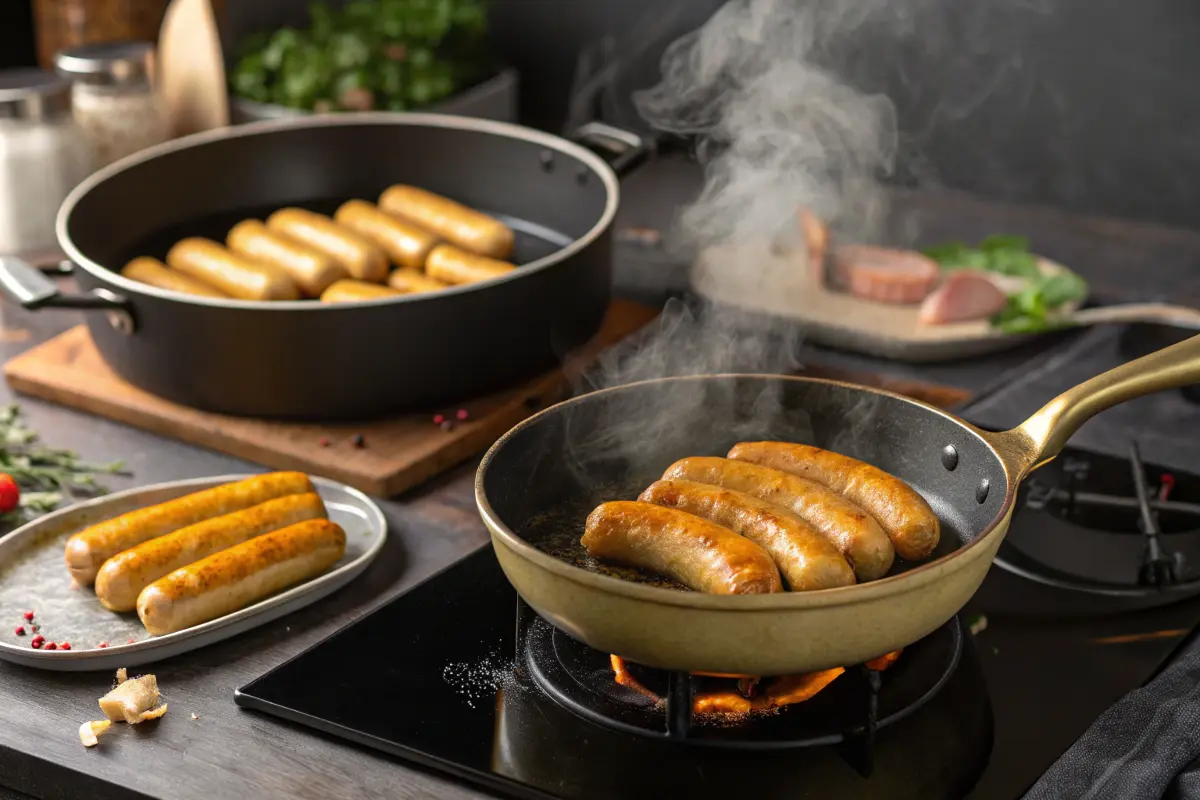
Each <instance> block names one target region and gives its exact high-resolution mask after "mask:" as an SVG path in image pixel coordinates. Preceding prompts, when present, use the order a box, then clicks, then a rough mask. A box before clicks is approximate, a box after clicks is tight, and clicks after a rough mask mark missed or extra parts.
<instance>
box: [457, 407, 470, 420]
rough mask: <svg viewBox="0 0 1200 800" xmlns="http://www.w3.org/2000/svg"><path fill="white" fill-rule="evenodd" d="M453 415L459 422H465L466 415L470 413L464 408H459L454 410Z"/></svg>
mask: <svg viewBox="0 0 1200 800" xmlns="http://www.w3.org/2000/svg"><path fill="white" fill-rule="evenodd" d="M454 416H455V418H456V419H457V420H458V421H459V422H466V421H467V417H469V416H471V415H470V414H468V413H467V410H466V409H465V408H460V409H459V410H458V411H456V412H454Z"/></svg>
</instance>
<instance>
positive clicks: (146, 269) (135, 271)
mask: <svg viewBox="0 0 1200 800" xmlns="http://www.w3.org/2000/svg"><path fill="white" fill-rule="evenodd" d="M121 274H122V275H124V276H125V277H126V278H129V280H131V281H140V282H141V283H145V284H148V285H150V286H157V287H158V288H159V289H168V290H170V291H172V292H183V293H184V294H194V295H199V296H200V297H229V295H227V294H225V293H224V292H222V291H220V290H218V289H214V288H213V287H212V286H209V285H208V284H207V283H204V282H202V281H198V280H196V279H195V278H189V277H188V276H187V275H184V274H183V273H181V272H176V271H175V270H173V269H170V268H169V267H168V266H167V265H166V264H164V263H162V262H161V261H159V260H158V259H157V258H148V257H146V256H142V257H141V258H135V259H134V260H133V261H130V262H129V263H128V264H126V265H125V268H124V269H123V270H121Z"/></svg>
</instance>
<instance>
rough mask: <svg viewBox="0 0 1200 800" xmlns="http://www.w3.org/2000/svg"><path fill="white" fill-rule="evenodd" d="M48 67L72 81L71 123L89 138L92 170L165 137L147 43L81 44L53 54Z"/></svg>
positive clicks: (164, 125)
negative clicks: (74, 123)
mask: <svg viewBox="0 0 1200 800" xmlns="http://www.w3.org/2000/svg"><path fill="white" fill-rule="evenodd" d="M54 67H55V69H56V70H57V71H58V74H59V75H62V76H63V77H65V78H68V79H70V80H71V81H72V82H74V85H75V88H74V92H73V100H72V102H73V105H74V108H75V119H76V120H77V121H78V122H79V124H80V126H82V127H83V129H84V130H85V131H86V132H87V134H88V135H89V136H90V137H91V139H92V144H93V149H94V150H95V153H96V166H97V167H101V166H104V165H105V164H110V163H112V162H113V161H116V160H117V159H119V158H124V157H125V156H127V155H131V154H133V153H136V152H138V151H139V150H143V149H145V148H147V147H149V146H151V145H154V144H158V143H160V142H165V141H166V140H167V139H168V138H169V130H168V122H167V118H166V113H165V110H164V108H163V105H162V103H161V102H160V100H159V97H158V94H157V92H155V90H154V85H153V73H154V46H153V45H151V44H149V43H148V42H106V43H102V44H89V45H81V46H79V47H72V48H70V49H68V50H63V51H62V52H60V53H59V54H58V55H56V56H55V57H54Z"/></svg>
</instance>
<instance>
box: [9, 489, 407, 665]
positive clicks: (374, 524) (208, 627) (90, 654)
mask: <svg viewBox="0 0 1200 800" xmlns="http://www.w3.org/2000/svg"><path fill="white" fill-rule="evenodd" d="M256 474H260V473H244V474H237V475H219V476H215V477H210V478H187V479H185V480H179V481H167V482H165V483H154V484H148V485H146V486H135V487H133V488H131V489H124V490H122V491H119V492H113V493H111V494H106V495H101V496H100V497H94V498H91V499H89V500H84V501H81V502H79V503H74V504H72V505H69V506H64V507H63V508H60V509H56V510H55V511H52V512H50V513H49V514H44V515H42V516H40V517H38V518H37V519H35V520H32V521H30V522H27V523H26V524H24V525H22V526H21V527H19V528H17V529H16V530H14V531H12V532H11V533H9V534H6V535H5V536H4V537H3V538H2V539H0V546H3V545H4V544H6V543H9V542H16V541H18V538H20V537H23V536H27V535H28V534H29V532H30V531H31V530H36V529H38V528H42V527H44V526H47V525H48V524H50V523H52V522H53V521H54V520H55V519H58V518H61V517H64V516H67V515H68V514H70V513H74V512H77V511H79V510H80V509H83V508H94V507H96V506H102V505H105V504H108V503H112V502H113V501H114V500H120V499H122V498H126V497H131V496H134V495H138V494H143V493H147V492H151V491H160V490H164V489H176V488H178V489H194V490H196V491H199V490H201V489H206V488H208V487H210V486H217V485H220V484H223V483H232V482H233V481H240V480H242V479H244V478H251V477H254V475H256ZM309 479H310V480H311V481H312V482H313V485H314V486H315V487H317V489H318V490H320V489H321V488H322V487H325V488H328V489H331V490H336V491H339V492H344V493H345V494H347V495H349V496H351V497H353V498H354V499H355V500H356V501H357V502H359V503H361V504H362V508H363V509H364V510H365V511H366V513H367V524H368V525H370V527H371V528H372V530H373V531H377V532H378V536H377V538H376V540H375V542H374V544H372V545H371V546H370V547H368V548H367V550H366V551H364V552H363V553H362V554H361V555H360V556H359V557H358V558H355V559H354V560H352V561H348V562H346V563H345V564H343V565H341V566H340V567H338V568H337V569H334V570H331V571H329V572H325V573H322V574H321V575H318V576H317V577H315V578H312V579H310V580H308V581H305V582H304V583H301V584H299V585H297V586H293V587H292V588H291V589H288V590H286V591H283V592H280V593H279V594H276V595H272V596H271V597H268V598H267V599H265V600H260V601H259V602H257V603H255V604H254V605H252V606H246V607H245V608H243V609H240V610H238V611H234V612H233V613H231V614H226V615H225V616H223V617H218V618H217V619H214V620H210V621H209V622H204V623H201V624H200V625H195V626H193V627H191V628H187V629H185V630H182V631H177V632H176V633H168V634H166V635H165V636H152V637H150V638H148V639H140V640H138V641H136V642H134V643H133V644H114V645H111V646H109V647H105V648H89V649H87V650H34V649H33V648H30V647H20V646H17V645H14V644H10V643H8V642H4V641H0V658H2V659H4V660H5V661H13V662H16V663H20V664H25V665H27V666H49V664H45V665H40V664H36V663H35V662H38V661H46V662H54V661H57V662H60V663H61V662H65V661H87V660H91V659H97V658H103V659H110V658H112V657H114V656H118V657H119V656H120V655H122V654H128V653H139V652H144V651H148V650H157V649H164V648H171V647H172V645H177V644H178V643H179V642H182V641H184V640H187V639H191V638H194V637H197V636H204V635H205V634H208V633H212V632H214V631H217V630H219V629H221V628H224V627H228V626H230V625H235V624H237V623H238V622H241V621H242V620H245V619H248V618H250V617H256V616H258V615H260V614H263V613H264V612H268V611H270V610H272V609H275V608H278V607H279V606H282V605H284V604H288V603H292V602H293V601H296V600H298V599H300V598H302V597H304V596H306V595H308V594H311V593H313V592H319V591H320V590H321V589H322V588H324V587H325V586H327V585H328V584H330V583H337V584H340V583H346V582H348V581H349V580H351V579H352V578H353V577H355V575H356V574H357V573H358V572H361V571H362V570H363V569H364V568H365V567H366V566H367V565H368V564H370V563H371V561H373V560H374V559H375V557H376V556H377V555H379V552H380V551H381V550H382V549H383V545H384V544H385V543H386V541H387V517H385V516H384V514H383V510H382V509H380V508H379V506H378V505H377V504H376V503H375V501H374V500H372V499H371V498H370V497H368V496H367V495H366V494H365V493H363V492H360V491H359V490H358V489H355V488H352V487H350V486H346V485H345V484H342V483H338V482H337V481H331V480H329V479H327V478H318V477H316V476H311V475H310V476H309ZM343 576H345V579H344V580H339V579H341V578H343ZM314 599H319V598H314ZM96 602H99V601H98V600H97V601H96ZM269 621H270V619H266V620H263V622H264V623H265V622H269ZM173 651H174V652H179V651H178V649H177V648H173Z"/></svg>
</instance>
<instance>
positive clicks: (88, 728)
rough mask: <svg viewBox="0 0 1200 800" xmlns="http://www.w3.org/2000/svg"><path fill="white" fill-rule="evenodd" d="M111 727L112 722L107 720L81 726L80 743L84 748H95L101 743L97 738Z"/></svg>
mask: <svg viewBox="0 0 1200 800" xmlns="http://www.w3.org/2000/svg"><path fill="white" fill-rule="evenodd" d="M111 727H112V722H111V721H110V720H107V719H102V720H98V721H96V722H85V723H83V724H82V725H80V726H79V741H80V742H82V743H83V746H84V747H95V746H96V745H97V744H99V743H100V740H99V739H98V738H97V737H99V736H100V734H102V733H104V732H105V731H107V730H108V729H109V728H111Z"/></svg>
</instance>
